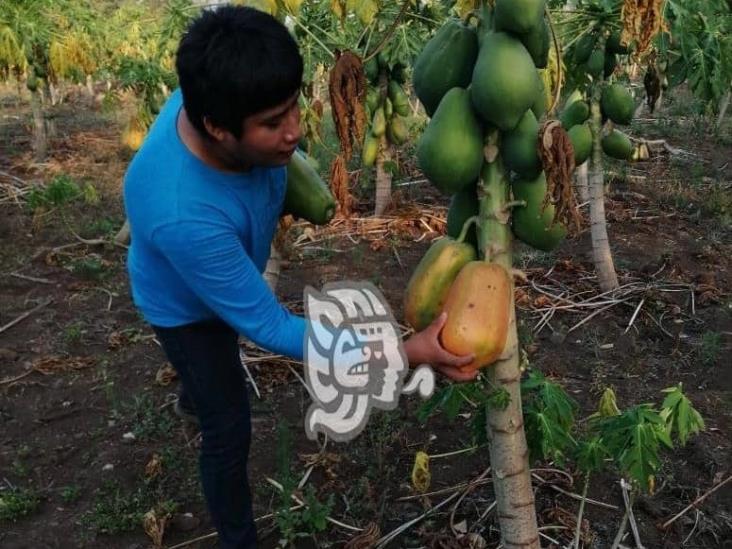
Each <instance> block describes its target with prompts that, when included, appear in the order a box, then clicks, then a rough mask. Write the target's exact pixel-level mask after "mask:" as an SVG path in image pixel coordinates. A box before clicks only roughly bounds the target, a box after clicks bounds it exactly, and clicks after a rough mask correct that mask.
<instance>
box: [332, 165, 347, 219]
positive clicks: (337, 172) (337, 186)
mask: <svg viewBox="0 0 732 549" xmlns="http://www.w3.org/2000/svg"><path fill="white" fill-rule="evenodd" d="M330 188H331V191H332V192H333V196H334V197H335V199H336V203H337V204H338V207H337V211H336V216H338V217H345V218H348V217H351V210H352V206H353V196H352V195H351V190H350V188H349V178H348V170H347V169H346V159H345V158H344V157H343V155H342V154H339V155H338V156H336V157H335V160H333V164H332V165H331V167H330Z"/></svg>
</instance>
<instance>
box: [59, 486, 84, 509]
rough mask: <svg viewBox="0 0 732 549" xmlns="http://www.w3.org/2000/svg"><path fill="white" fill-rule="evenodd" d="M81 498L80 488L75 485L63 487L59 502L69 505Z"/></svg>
mask: <svg viewBox="0 0 732 549" xmlns="http://www.w3.org/2000/svg"><path fill="white" fill-rule="evenodd" d="M80 497H81V488H80V487H79V486H76V485H71V486H64V487H63V488H61V500H62V501H63V502H64V503H65V504H66V505H70V504H72V503H74V502H75V501H77V500H78V499H79V498H80Z"/></svg>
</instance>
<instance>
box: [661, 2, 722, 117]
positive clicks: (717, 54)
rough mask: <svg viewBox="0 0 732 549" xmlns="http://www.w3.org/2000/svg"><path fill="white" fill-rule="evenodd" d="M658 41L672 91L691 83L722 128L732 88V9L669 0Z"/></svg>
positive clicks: (692, 88) (720, 4)
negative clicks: (663, 27)
mask: <svg viewBox="0 0 732 549" xmlns="http://www.w3.org/2000/svg"><path fill="white" fill-rule="evenodd" d="M665 17H666V21H667V27H668V32H664V33H662V34H661V35H660V36H659V39H658V40H657V48H658V52H659V57H660V58H661V59H662V61H663V62H664V64H665V65H664V66H665V67H668V69H667V71H665V73H666V74H665V77H666V78H667V80H668V84H669V85H670V86H671V87H674V86H678V85H680V84H682V83H684V82H687V83H688V85H689V88H690V89H691V91H692V92H693V94H694V95H695V96H696V97H697V98H698V99H700V100H701V101H702V102H703V103H704V104H705V105H706V106H707V107H710V108H711V110H714V111H715V112H716V114H717V127H719V126H721V123H722V120H723V119H724V115H725V113H726V111H727V107H728V106H729V101H730V89H731V87H732V7H731V6H730V4H729V2H726V1H725V0H706V1H704V0H690V1H684V2H679V1H678V0H668V2H667V3H666V7H665Z"/></svg>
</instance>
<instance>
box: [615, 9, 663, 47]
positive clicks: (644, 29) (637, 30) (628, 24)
mask: <svg viewBox="0 0 732 549" xmlns="http://www.w3.org/2000/svg"><path fill="white" fill-rule="evenodd" d="M664 1H665V0H625V2H624V3H623V10H622V12H621V18H622V20H623V32H622V34H621V36H620V42H621V43H622V44H630V43H633V42H635V44H636V47H635V52H634V53H635V55H636V56H641V55H642V54H643V53H645V52H646V51H647V50H648V48H650V46H651V42H652V41H653V38H655V36H656V35H657V34H658V33H659V32H661V31H665V30H667V27H666V23H665V21H664V18H663V4H664Z"/></svg>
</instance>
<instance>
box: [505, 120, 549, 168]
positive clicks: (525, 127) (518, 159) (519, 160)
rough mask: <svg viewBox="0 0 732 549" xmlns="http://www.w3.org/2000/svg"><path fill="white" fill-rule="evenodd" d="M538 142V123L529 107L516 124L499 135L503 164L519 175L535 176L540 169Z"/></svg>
mask: <svg viewBox="0 0 732 549" xmlns="http://www.w3.org/2000/svg"><path fill="white" fill-rule="evenodd" d="M538 144H539V123H538V122H537V121H536V116H534V113H533V112H532V111H531V109H529V110H527V111H526V113H525V114H524V116H523V118H521V122H519V123H518V126H516V127H515V128H514V129H513V130H510V131H507V132H505V133H504V134H503V135H502V136H501V156H502V157H503V162H504V164H505V165H506V167H507V168H508V169H510V170H512V171H514V172H516V174H517V175H518V176H519V177H522V178H524V179H533V178H535V177H536V176H537V175H539V172H540V171H541V170H542V165H541V160H540V159H539V154H538V151H537V146H538Z"/></svg>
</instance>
